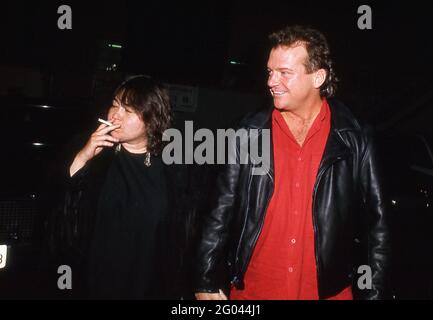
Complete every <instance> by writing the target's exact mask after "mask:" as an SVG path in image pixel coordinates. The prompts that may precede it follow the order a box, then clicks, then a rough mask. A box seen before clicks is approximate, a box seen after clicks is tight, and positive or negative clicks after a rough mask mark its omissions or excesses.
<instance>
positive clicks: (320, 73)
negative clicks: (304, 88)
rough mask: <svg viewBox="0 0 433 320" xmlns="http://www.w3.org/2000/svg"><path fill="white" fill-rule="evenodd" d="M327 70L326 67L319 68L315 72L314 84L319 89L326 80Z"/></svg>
mask: <svg viewBox="0 0 433 320" xmlns="http://www.w3.org/2000/svg"><path fill="white" fill-rule="evenodd" d="M326 74H327V73H326V70H325V69H319V70H317V71H316V72H314V74H313V85H314V87H315V88H316V89H319V88H320V86H321V85H322V84H323V83H324V82H325V80H326Z"/></svg>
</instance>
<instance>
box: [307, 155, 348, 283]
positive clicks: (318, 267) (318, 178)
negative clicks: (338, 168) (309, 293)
mask: <svg viewBox="0 0 433 320" xmlns="http://www.w3.org/2000/svg"><path fill="white" fill-rule="evenodd" d="M341 159H342V157H340V156H339V157H337V158H336V159H335V160H334V161H333V162H331V163H330V164H329V165H328V166H326V168H322V170H320V171H319V174H318V176H317V181H316V183H315V185H314V190H313V210H312V215H313V230H314V256H315V258H316V272H317V274H316V278H317V286H318V287H320V281H319V280H320V277H319V275H320V274H321V264H320V261H319V254H318V252H319V251H318V249H317V244H318V239H319V231H318V228H317V221H316V214H315V213H316V194H317V189H318V188H319V184H320V181H321V180H322V177H323V175H324V173H325V172H326V170H328V169H329V168H330V167H331V166H332V165H334V163H336V162H338V161H340V160H341Z"/></svg>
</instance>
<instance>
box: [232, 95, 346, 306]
mask: <svg viewBox="0 0 433 320" xmlns="http://www.w3.org/2000/svg"><path fill="white" fill-rule="evenodd" d="M330 127H331V114H330V110H329V106H328V103H327V101H326V99H324V100H323V104H322V107H321V110H320V112H319V114H318V116H317V117H316V119H315V120H314V122H313V124H312V126H311V128H310V130H309V131H308V133H307V136H306V139H305V141H304V143H303V145H302V146H300V145H299V144H298V142H297V141H296V139H295V138H294V136H293V134H292V133H291V131H290V129H289V127H288V126H287V124H286V122H285V120H284V118H283V116H282V115H281V113H280V112H279V111H278V110H276V109H275V110H274V111H273V113H272V138H273V145H274V168H275V190H274V193H273V195H272V199H271V201H270V204H269V207H268V209H267V211H266V216H265V222H264V226H263V229H262V232H261V233H260V236H259V239H258V240H257V244H256V247H255V249H254V252H253V255H252V258H251V261H250V263H249V266H248V269H247V271H246V273H245V278H244V281H245V289H244V290H237V289H236V288H233V290H232V292H231V299H233V300H238V299H240V300H242V299H248V300H256V299H260V300H262V299H263V300H264V299H272V300H286V299H288V300H293V299H302V300H316V299H318V298H319V295H318V288H317V272H316V261H315V254H314V230H313V218H312V202H313V197H312V195H313V188H314V184H315V182H316V176H317V171H318V169H319V165H320V161H321V159H322V155H323V151H324V149H325V144H326V141H327V139H328V135H329V131H330ZM332 299H352V292H351V289H350V288H347V289H345V290H344V291H342V292H341V293H339V294H338V295H336V296H335V297H333V298H332Z"/></svg>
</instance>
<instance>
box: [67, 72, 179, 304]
mask: <svg viewBox="0 0 433 320" xmlns="http://www.w3.org/2000/svg"><path fill="white" fill-rule="evenodd" d="M107 120H108V121H109V122H111V124H112V125H108V124H101V125H100V126H99V127H98V128H97V129H96V131H95V132H94V133H93V134H92V135H91V137H90V138H89V140H88V141H87V143H86V145H85V146H84V147H83V148H82V149H81V150H80V151H79V152H78V153H77V154H76V156H75V158H74V160H73V161H72V164H71V166H70V167H69V174H70V191H71V192H72V193H74V194H75V200H71V201H70V202H71V203H75V205H74V206H75V208H77V210H81V211H82V212H84V214H85V215H91V216H92V215H93V216H94V220H93V221H92V222H91V223H90V225H91V226H94V227H92V228H91V229H92V230H91V234H92V236H91V238H90V239H91V241H90V247H89V251H88V262H87V267H86V270H87V279H88V281H87V284H88V285H87V287H88V289H87V290H88V295H89V297H90V298H107V299H166V298H170V299H176V298H179V297H180V295H181V292H180V291H181V290H180V288H179V285H178V283H179V281H180V278H182V275H181V274H180V272H179V270H181V266H180V260H181V258H182V256H181V255H182V248H183V245H182V244H183V243H184V242H183V239H184V236H185V234H184V233H183V234H182V232H181V230H184V228H181V224H182V223H183V219H182V215H183V214H184V212H182V208H183V203H184V202H182V201H181V200H180V196H184V193H183V190H182V185H185V179H179V175H180V171H178V168H175V167H174V166H165V165H164V164H163V162H162V159H161V152H162V148H163V143H162V134H163V132H164V130H166V129H167V128H169V127H170V125H171V120H172V115H171V110H170V105H169V99H168V94H167V92H166V91H165V90H164V89H163V88H162V87H161V86H160V85H159V84H157V83H156V82H155V81H153V80H152V79H150V78H148V77H145V76H137V77H134V78H131V79H129V80H127V81H125V82H124V83H122V84H121V85H120V87H119V88H117V90H116V91H115V92H114V98H113V102H112V106H111V107H110V108H109V110H108V115H107ZM175 191H178V192H175ZM72 198H74V196H73V197H72ZM86 218H87V219H91V217H89V216H87V217H86ZM174 226H176V228H174Z"/></svg>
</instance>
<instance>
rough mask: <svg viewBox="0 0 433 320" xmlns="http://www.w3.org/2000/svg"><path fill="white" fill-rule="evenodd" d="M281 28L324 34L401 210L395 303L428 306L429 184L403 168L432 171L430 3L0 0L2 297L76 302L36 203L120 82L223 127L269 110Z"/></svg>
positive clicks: (48, 193) (47, 212) (342, 95)
mask: <svg viewBox="0 0 433 320" xmlns="http://www.w3.org/2000/svg"><path fill="white" fill-rule="evenodd" d="M62 4H67V5H69V6H71V8H72V30H59V29H58V28H57V20H58V18H59V16H60V15H59V14H58V13H57V8H58V7H59V6H60V5H62ZM364 4H366V5H369V6H370V7H371V9H372V17H373V29H372V30H359V29H358V26H357V21H358V18H359V16H360V14H358V13H357V9H358V7H359V6H360V5H364ZM288 24H308V25H311V26H313V27H316V28H318V29H319V30H321V31H322V32H323V33H324V34H325V35H326V36H327V38H328V40H329V43H330V47H331V52H332V53H333V57H334V64H335V68H336V72H337V75H338V77H339V79H340V84H339V90H338V92H337V97H338V98H339V99H341V100H343V101H344V102H345V103H346V104H347V105H349V106H350V108H351V109H352V111H353V112H354V113H355V114H356V115H357V116H358V117H359V118H360V119H361V120H363V121H366V122H369V123H371V124H373V125H374V126H375V127H376V129H377V130H378V133H379V136H380V137H381V140H383V141H382V144H383V148H381V152H382V154H383V156H384V157H385V159H386V161H387V164H389V165H388V166H387V169H388V175H389V181H390V182H392V183H391V185H392V188H391V189H392V192H391V194H392V197H393V198H392V199H390V201H391V200H394V201H395V202H396V203H398V205H395V207H396V208H394V209H395V210H396V211H395V215H394V216H395V228H396V230H397V231H398V232H397V233H396V234H397V236H396V242H395V243H397V244H398V246H399V247H398V248H397V251H398V252H399V254H398V255H397V256H398V257H399V258H398V259H399V260H398V264H399V269H398V271H396V273H397V275H396V277H397V278H399V280H398V281H397V280H396V283H398V284H399V285H398V286H397V287H398V288H397V289H396V292H397V298H432V297H433V289H432V288H433V281H432V280H433V277H431V275H433V267H432V266H433V257H432V255H433V242H432V241H431V235H432V234H433V223H432V216H433V213H432V211H431V208H432V207H433V201H432V198H433V181H432V178H431V175H427V176H426V175H422V174H421V175H420V176H418V175H419V174H420V173H419V172H414V171H411V170H412V169H411V168H412V167H413V165H414V163H418V162H420V163H421V164H420V163H418V164H419V166H420V167H422V168H428V169H433V165H432V161H433V160H432V159H431V154H430V155H429V153H428V150H429V149H428V148H430V150H432V143H431V141H432V140H431V137H432V134H433V129H432V128H433V126H432V123H433V121H432V120H433V90H432V89H433V88H432V79H433V63H432V58H433V41H432V38H433V37H432V35H433V34H432V33H433V8H432V4H431V2H430V1H411V2H402V3H395V2H391V1H380V2H379V1H366V2H364V1H309V0H303V1H259V2H257V3H253V2H252V1H239V0H235V1H202V2H190V1H118V2H107V1H91V2H90V1H89V2H84V1H66V2H64V1H61V2H60V1H32V2H17V1H13V2H12V1H8V2H2V4H1V8H0V39H1V43H0V115H1V119H0V120H1V122H2V124H3V125H2V129H1V132H0V134H1V135H2V140H3V150H2V153H1V154H2V160H1V161H2V162H1V167H2V171H3V172H2V177H1V180H0V186H1V190H0V196H1V200H0V201H1V202H0V204H1V207H0V214H1V217H2V218H1V219H2V220H1V221H0V227H2V229H0V231H1V232H2V233H1V234H0V240H1V241H0V242H2V241H3V242H2V243H7V244H9V245H10V246H11V248H12V249H10V254H11V255H10V265H11V266H10V267H9V268H8V269H6V270H0V287H1V286H3V289H4V290H1V289H0V292H1V296H2V297H5V298H23V297H24V298H26V297H27V298H38V297H39V298H41V297H42V298H43V297H56V298H64V297H66V298H67V297H71V296H73V295H69V294H65V293H59V292H58V291H57V289H56V280H55V279H56V276H57V275H56V272H55V270H54V269H52V268H53V265H55V264H56V263H57V262H61V263H63V261H64V260H62V259H63V258H62V256H61V255H57V256H52V255H50V254H49V253H46V252H45V251H44V250H46V242H47V238H49V235H48V234H47V232H49V230H50V228H51V229H52V228H53V226H52V224H50V223H51V222H49V221H50V217H51V214H52V213H51V210H52V208H50V207H49V206H48V208H47V206H46V204H44V205H41V204H40V203H37V202H35V201H36V200H37V199H39V198H41V199H42V198H44V197H45V199H47V198H48V199H52V201H51V202H52V203H53V202H54V200H55V199H56V197H57V196H58V194H57V193H58V192H59V188H58V186H57V185H55V187H53V181H55V178H53V177H54V176H55V173H56V172H57V173H58V172H59V170H60V169H61V168H63V167H64V166H66V163H67V160H66V159H67V156H65V157H63V152H64V151H65V149H68V147H67V146H68V145H69V142H70V141H71V140H72V139H73V138H74V136H75V135H79V134H83V133H87V132H90V131H91V130H93V129H94V128H95V126H96V125H97V124H96V123H95V118H96V117H97V116H100V115H101V116H103V113H102V112H103V110H104V109H105V108H106V106H107V103H109V98H110V95H111V93H112V90H113V88H114V87H115V86H116V85H117V84H119V82H120V81H121V80H122V79H124V77H125V76H127V75H132V74H148V75H151V76H153V77H155V78H157V79H159V80H161V81H163V82H165V83H168V84H178V85H184V86H188V87H189V88H195V90H197V91H198V92H199V94H198V102H197V107H196V110H195V112H180V111H176V110H175V111H176V113H175V115H176V119H177V124H182V121H183V120H185V119H191V120H194V121H195V124H196V123H197V124H198V125H199V126H206V127H210V128H217V127H224V126H227V125H228V124H229V123H231V121H233V120H234V119H236V118H238V117H240V116H241V115H243V114H244V113H246V112H247V111H250V110H252V109H255V108H257V107H260V106H262V105H264V104H266V103H268V102H269V100H268V98H269V97H268V96H267V90H266V86H265V85H266V72H265V71H266V59H267V49H268V48H267V35H268V34H269V33H270V32H272V31H276V30H278V29H279V28H281V27H284V26H285V25H288ZM109 44H118V45H121V47H122V48H121V49H120V48H119V49H117V48H112V47H110V46H109ZM233 62H235V64H234V63H233ZM43 105H48V106H50V107H51V108H49V109H44V108H40V106H43ZM415 135H417V136H416V137H417V138H414V136H415ZM420 137H421V138H422V139H425V140H422V139H420ZM37 141H40V142H43V143H44V145H43V146H42V147H39V146H35V145H34V143H35V142H37ZM424 141H425V143H424ZM415 147H416V149H414V148H415ZM68 151H72V150H68ZM431 160H432V161H431ZM56 170H57V171H56ZM46 180H51V181H50V182H52V184H51V186H50V187H47V184H46ZM56 186H57V188H56ZM53 188H54V189H55V190H53ZM421 191H422V192H421ZM56 192H57V193H56ZM420 194H422V197H421V198H420ZM397 197H399V198H398V199H397ZM396 199H397V201H396ZM400 199H405V200H401V201H400ZM405 201H406V202H405ZM41 206H42V209H41ZM397 207H398V208H397ZM421 207H422V209H420V208H421ZM426 208H427V209H428V210H427V211H426ZM29 214H30V215H31V217H32V218H31V219H30V220H29V219H28V216H29ZM26 217H27V218H26ZM41 217H42V219H41ZM19 219H22V220H19ZM26 219H27V220H26ZM23 221H25V223H27V224H28V225H27V226H26V228H27V229H28V230H27V229H26V230H27V233H25V232H24V231H23V230H24V229H23V227H22V225H23ZM408 221H409V222H408ZM35 226H37V228H36V229H37V230H38V231H37V232H33V230H34V228H35ZM54 228H55V227H54ZM35 239H38V240H37V246H38V248H42V249H40V250H39V251H35V250H34V248H33V247H34V243H35ZM15 247H17V248H19V249H17V250H15V249H14V248H15ZM20 250H21V251H20ZM42 251H43V252H44V254H42V253H41V252H42ZM17 252H19V253H17ZM28 256H30V257H31V258H27V257H28ZM42 256H43V257H44V259H43V261H41V257H42ZM46 256H47V257H48V258H46ZM32 259H33V260H32ZM47 259H48V260H47ZM49 259H52V261H51V260H49ZM30 261H37V263H31V262H30ZM47 261H49V262H50V263H52V265H50V267H49V269H48V271H47V268H48V267H47V266H46V264H47ZM17 270H19V271H17ZM17 272H18V273H17ZM35 274H37V276H35ZM17 278H19V279H21V280H19V281H18V280H17ZM34 279H38V280H37V281H35V280H34ZM17 281H18V282H17ZM430 281H432V282H431V284H430ZM17 284H19V285H17ZM429 290H432V291H429Z"/></svg>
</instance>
